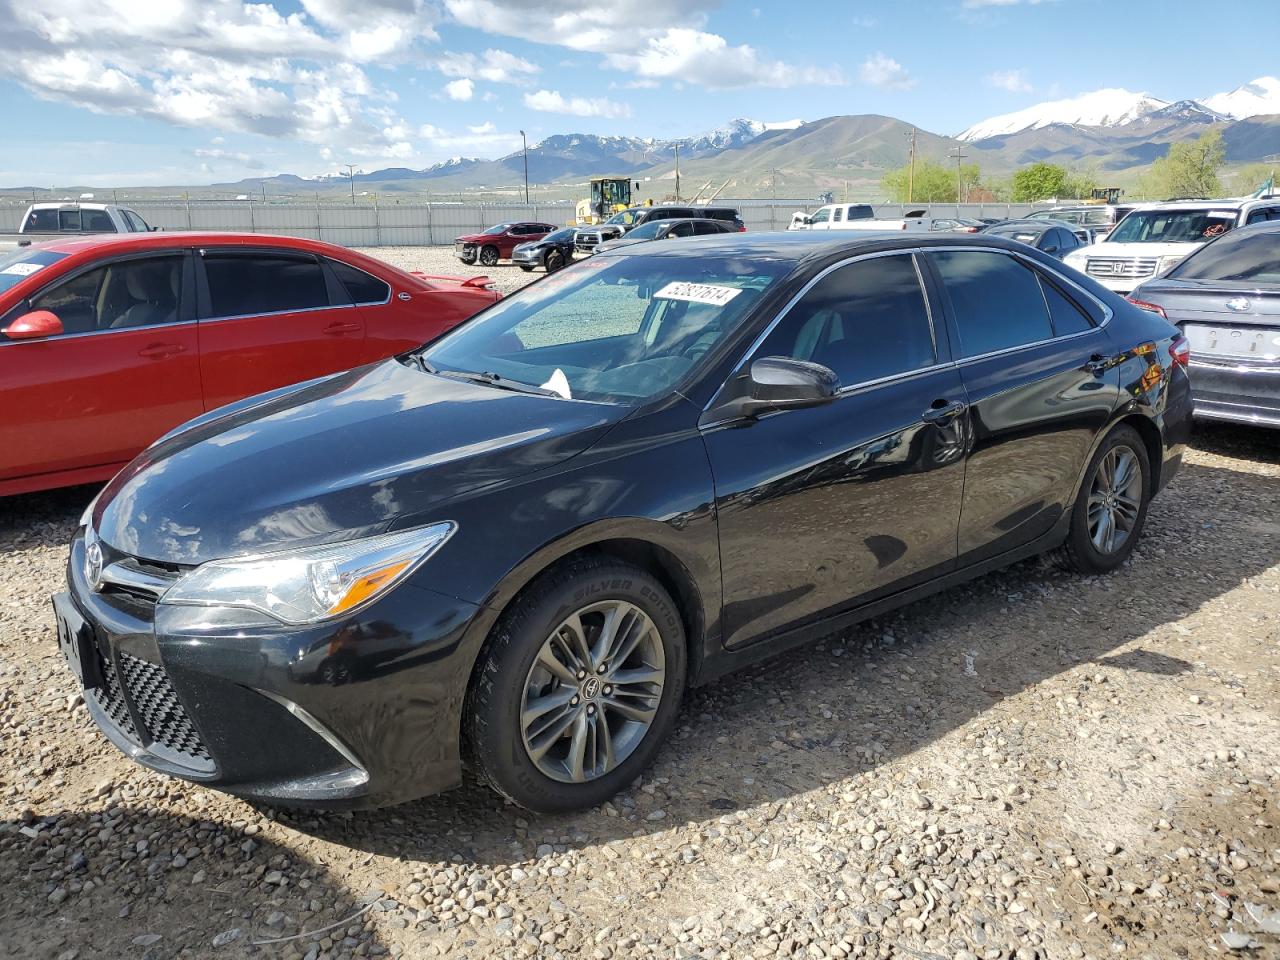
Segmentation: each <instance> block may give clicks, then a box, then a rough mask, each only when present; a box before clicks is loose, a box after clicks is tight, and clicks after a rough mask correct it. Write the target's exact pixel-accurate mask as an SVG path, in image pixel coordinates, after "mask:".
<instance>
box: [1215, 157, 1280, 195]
mask: <svg viewBox="0 0 1280 960" xmlns="http://www.w3.org/2000/svg"><path fill="white" fill-rule="evenodd" d="M1277 171H1280V164H1275V163H1250V164H1247V165H1246V166H1243V167H1241V168H1240V169H1239V170H1237V171H1236V172H1235V173H1233V174H1232V175H1231V178H1230V179H1229V180H1228V181H1227V182H1228V183H1229V184H1230V187H1229V188H1228V189H1229V190H1230V192H1231V194H1232V195H1233V196H1237V197H1247V196H1248V195H1249V194H1251V193H1253V192H1254V191H1255V190H1257V189H1258V188H1259V187H1260V186H1262V185H1263V184H1264V183H1266V182H1267V178H1268V177H1270V176H1271V175H1272V174H1273V173H1275V172H1277Z"/></svg>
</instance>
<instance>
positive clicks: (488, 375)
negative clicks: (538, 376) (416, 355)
mask: <svg viewBox="0 0 1280 960" xmlns="http://www.w3.org/2000/svg"><path fill="white" fill-rule="evenodd" d="M423 362H424V363H425V362H426V361H425V360H424V361H423ZM431 372H432V373H434V374H435V375H436V376H437V377H448V378H449V379H451V380H465V381H467V382H468V383H482V384H484V385H485V386H486V387H497V388H498V389H499V390H510V391H512V392H514V393H531V394H533V395H535V396H539V397H555V398H556V399H557V400H563V399H564V397H562V396H561V395H560V394H558V393H556V391H554V390H549V389H547V388H546V387H538V386H534V385H533V384H532V383H521V382H520V381H519V380H508V379H507V378H506V377H503V376H502V375H501V374H497V373H493V372H492V371H489V370H478V371H473V370H433V371H431Z"/></svg>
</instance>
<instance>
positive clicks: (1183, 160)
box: [1151, 129, 1227, 197]
mask: <svg viewBox="0 0 1280 960" xmlns="http://www.w3.org/2000/svg"><path fill="white" fill-rule="evenodd" d="M1226 159H1227V150H1226V147H1224V146H1223V145H1222V131H1221V130H1216V129H1215V130H1210V131H1209V132H1208V133H1203V134H1201V135H1200V136H1199V137H1197V138H1196V139H1195V140H1188V141H1186V142H1184V143H1171V144H1170V145H1169V152H1168V153H1167V154H1165V155H1164V156H1163V157H1161V158H1160V159H1159V160H1157V161H1156V162H1155V163H1153V164H1152V165H1151V179H1152V180H1153V181H1154V182H1155V185H1156V189H1157V191H1158V192H1159V193H1162V194H1164V196H1165V197H1216V196H1217V195H1218V194H1220V193H1221V192H1222V183H1221V182H1220V181H1219V180H1218V171H1219V170H1221V169H1222V165H1223V164H1224V163H1225V162H1226Z"/></svg>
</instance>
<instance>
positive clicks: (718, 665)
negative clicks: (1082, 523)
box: [690, 511, 1071, 686]
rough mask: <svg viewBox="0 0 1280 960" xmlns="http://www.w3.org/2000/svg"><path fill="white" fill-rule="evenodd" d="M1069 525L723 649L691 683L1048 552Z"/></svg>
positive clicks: (1066, 519) (1063, 521)
mask: <svg viewBox="0 0 1280 960" xmlns="http://www.w3.org/2000/svg"><path fill="white" fill-rule="evenodd" d="M1070 526H1071V511H1067V512H1066V513H1064V514H1063V515H1062V517H1061V518H1060V519H1059V521H1058V522H1057V523H1056V524H1055V525H1054V527H1053V529H1052V530H1050V531H1049V532H1048V533H1046V534H1045V535H1044V536H1042V537H1040V538H1039V539H1036V540H1033V541H1031V542H1030V543H1028V544H1025V545H1023V546H1021V547H1017V548H1016V549H1014V550H1010V551H1008V552H1006V553H1002V554H1000V555H999V556H997V557H991V558H989V559H987V560H983V561H981V562H980V563H975V564H972V565H971V566H968V567H965V568H964V569H962V570H956V571H953V572H952V573H948V574H946V575H944V576H941V577H939V578H938V579H936V580H932V581H930V582H929V583H922V584H920V585H919V586H916V587H911V588H909V589H907V590H903V591H902V592H901V593H895V594H891V595H890V596H887V597H881V598H880V599H879V600H875V601H872V602H871V603H868V604H865V605H863V606H860V607H854V608H853V609H852V610H846V611H844V612H842V613H837V614H834V615H832V616H830V617H824V618H822V619H821V620H815V621H813V622H811V623H806V624H804V625H802V626H799V627H795V628H793V629H791V630H788V631H787V632H786V633H782V634H777V635H775V636H773V637H770V638H768V639H767V640H761V641H759V642H757V643H753V644H750V645H749V646H746V647H739V648H737V649H735V650H724V649H722V650H720V651H719V652H718V653H717V654H716V655H715V656H714V657H708V658H706V659H704V660H703V661H702V663H701V665H700V669H698V671H697V675H696V676H693V677H691V678H690V686H701V685H703V684H705V683H710V682H712V681H713V680H718V679H720V678H721V677H723V676H725V675H726V674H729V673H732V672H733V671H735V670H740V669H742V668H743V667H747V666H750V665H751V664H753V663H759V662H760V661H761V660H767V659H769V658H770V657H773V656H776V655H778V654H780V653H783V652H784V651H787V650H791V649H793V648H795V647H800V646H804V645H805V644H808V643H813V642H814V641H816V640H819V639H821V638H823V637H827V636H830V635H831V634H833V633H836V632H838V631H840V630H844V629H847V628H848V627H851V626H853V625H854V624H856V623H860V622H862V621H863V620H869V619H871V618H872V617H877V616H879V615H880V614H882V613H887V612H888V611H890V610H896V609H897V608H898V607H903V606H906V605H907V604H910V603H915V602H916V601H917V600H922V599H924V598H925V597H929V596H932V595H933V594H935V593H941V592H942V591H943V590H949V589H951V588H952V587H956V586H959V585H960V584H962V583H966V582H968V581H970V580H974V579H976V578H978V577H981V576H984V575H986V574H988V573H992V572H994V571H996V570H1000V569H1002V568H1003V567H1007V566H1009V565H1010V564H1013V563H1017V562H1018V561H1020V560H1026V559H1027V558H1029V557H1034V556H1036V555H1037V554H1041V553H1045V552H1046V551H1049V550H1052V549H1053V548H1054V547H1057V546H1059V545H1060V544H1062V542H1063V541H1065V540H1066V538H1067V531H1068V529H1069V528H1070Z"/></svg>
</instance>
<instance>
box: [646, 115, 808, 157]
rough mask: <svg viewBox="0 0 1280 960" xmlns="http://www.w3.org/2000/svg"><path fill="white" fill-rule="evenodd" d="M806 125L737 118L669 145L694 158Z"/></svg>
mask: <svg viewBox="0 0 1280 960" xmlns="http://www.w3.org/2000/svg"><path fill="white" fill-rule="evenodd" d="M803 124H804V121H803V120H782V121H778V122H776V123H766V122H763V121H760V120H747V119H745V118H743V117H737V118H735V119H733V120H730V121H729V122H728V123H726V124H724V125H723V126H720V127H716V128H715V129H714V130H708V131H707V132H706V133H704V134H701V135H700V136H696V137H685V138H683V139H681V140H674V141H667V143H669V144H672V145H674V144H676V143H678V144H680V149H681V150H682V151H684V155H687V156H692V155H694V154H697V153H705V152H709V151H712V150H726V149H728V148H729V147H740V146H742V145H743V144H746V143H750V142H751V141H752V140H755V139H756V138H757V137H759V136H760V135H761V134H764V133H768V132H769V131H770V130H794V129H796V128H797V127H799V126H801V125H803Z"/></svg>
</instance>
